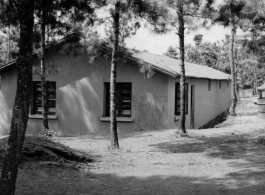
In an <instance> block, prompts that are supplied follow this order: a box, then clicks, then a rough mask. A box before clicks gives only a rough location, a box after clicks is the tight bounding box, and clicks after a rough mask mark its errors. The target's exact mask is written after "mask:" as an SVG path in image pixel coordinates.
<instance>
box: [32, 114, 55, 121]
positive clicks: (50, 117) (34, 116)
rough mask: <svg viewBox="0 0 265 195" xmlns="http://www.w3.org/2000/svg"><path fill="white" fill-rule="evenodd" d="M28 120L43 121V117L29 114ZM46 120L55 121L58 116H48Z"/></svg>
mask: <svg viewBox="0 0 265 195" xmlns="http://www.w3.org/2000/svg"><path fill="white" fill-rule="evenodd" d="M29 118H30V119H43V116H42V115H41V114H30V115H29ZM48 119H50V120H57V119H58V116H57V115H48Z"/></svg>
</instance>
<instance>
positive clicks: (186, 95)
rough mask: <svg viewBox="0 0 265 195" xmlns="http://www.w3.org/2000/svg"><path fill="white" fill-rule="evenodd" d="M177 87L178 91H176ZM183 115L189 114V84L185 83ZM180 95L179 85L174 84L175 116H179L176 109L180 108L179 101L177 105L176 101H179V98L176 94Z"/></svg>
mask: <svg viewBox="0 0 265 195" xmlns="http://www.w3.org/2000/svg"><path fill="white" fill-rule="evenodd" d="M177 86H179V91H178V90H177V89H178V88H177ZM184 90H185V114H186V115H187V114H188V113H189V112H188V110H189V84H188V83H185V89H184ZM178 92H179V93H180V83H176V84H175V116H179V115H180V112H178V111H177V110H178V107H180V101H179V104H178V100H180V99H181V98H178V96H177V93H178Z"/></svg>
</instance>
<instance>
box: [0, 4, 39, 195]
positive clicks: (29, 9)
mask: <svg viewBox="0 0 265 195" xmlns="http://www.w3.org/2000/svg"><path fill="white" fill-rule="evenodd" d="M34 3H35V1H33V0H21V1H16V8H14V7H13V4H12V3H10V4H9V3H6V2H3V1H1V4H0V5H1V6H0V10H1V13H0V15H1V16H0V20H1V19H2V18H3V16H2V14H8V13H7V11H10V10H11V11H13V13H15V12H16V13H17V17H16V18H17V19H18V21H19V24H20V25H19V26H20V40H19V58H18V60H17V92H16V97H15V105H14V108H13V114H12V120H11V127H10V135H9V138H8V150H7V154H6V157H5V160H4V164H3V167H2V174H1V180H0V192H1V195H12V194H15V183H16V178H17V171H18V165H19V160H20V155H21V150H22V146H23V142H24V138H25V132H26V128H27V122H28V115H29V100H30V89H31V81H32V64H33V61H32V37H33V23H34V17H33V13H34ZM18 14H19V17H18ZM4 17H6V16H4ZM13 19H14V18H13Z"/></svg>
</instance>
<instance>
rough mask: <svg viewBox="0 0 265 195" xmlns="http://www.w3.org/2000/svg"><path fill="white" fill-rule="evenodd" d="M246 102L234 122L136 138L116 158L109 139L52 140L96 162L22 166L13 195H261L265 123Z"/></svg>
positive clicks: (125, 140) (124, 141)
mask: <svg viewBox="0 0 265 195" xmlns="http://www.w3.org/2000/svg"><path fill="white" fill-rule="evenodd" d="M254 101H256V98H255V97H254V98H253V97H248V98H245V99H243V100H242V101H241V102H240V104H239V107H238V108H237V113H238V116H236V117H230V116H229V117H228V119H227V120H226V121H224V122H223V123H222V124H219V125H217V127H216V128H213V129H207V130H189V131H188V135H189V136H188V137H177V138H176V137H175V132H176V130H163V131H162V130H161V131H141V132H135V133H133V134H127V135H123V136H122V137H120V147H121V149H120V150H118V151H111V150H109V148H108V146H109V137H100V136H93V137H91V136H83V137H67V138H55V139H54V140H55V141H58V142H60V143H63V144H65V145H67V146H69V147H71V148H74V149H78V150H81V151H85V152H88V154H89V155H90V156H92V157H93V158H94V159H95V162H93V163H89V164H80V165H79V170H77V169H74V168H73V167H67V166H57V165H42V164H40V163H38V162H31V163H24V164H22V165H21V168H20V169H19V174H18V180H17V192H16V194H17V195H22V194H23V195H26V194H29V195H32V194H34V195H35V194H36V195H40V194H51V195H57V194H58V195H61V194H63V195H66V194H71V195H75V194H76V195H85V194H105V195H120V194H124V195H132V194H137V195H140V194H143V195H146V194H157V195H160V194H161V195H162V194H165V195H169V194H179V195H183V194H187V195H207V194H209V195H213V194H214V195H221V194H222V195H223V194H225V195H227V194H231V195H243V194H246V195H252V194H255V195H256V194H260V195H261V194H265V185H264V183H265V128H264V127H265V117H264V119H262V117H261V116H260V115H258V112H257V106H256V105H254V103H253V102H254Z"/></svg>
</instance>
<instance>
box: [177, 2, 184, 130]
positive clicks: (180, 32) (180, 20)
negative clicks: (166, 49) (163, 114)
mask: <svg viewBox="0 0 265 195" xmlns="http://www.w3.org/2000/svg"><path fill="white" fill-rule="evenodd" d="M177 9H178V12H177V14H178V23H179V28H178V36H179V52H180V120H179V131H180V133H182V134H186V127H185V122H186V111H185V80H186V78H185V63H184V60H185V46H184V38H185V37H184V30H185V28H184V17H183V14H184V13H183V2H182V1H178V5H177Z"/></svg>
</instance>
